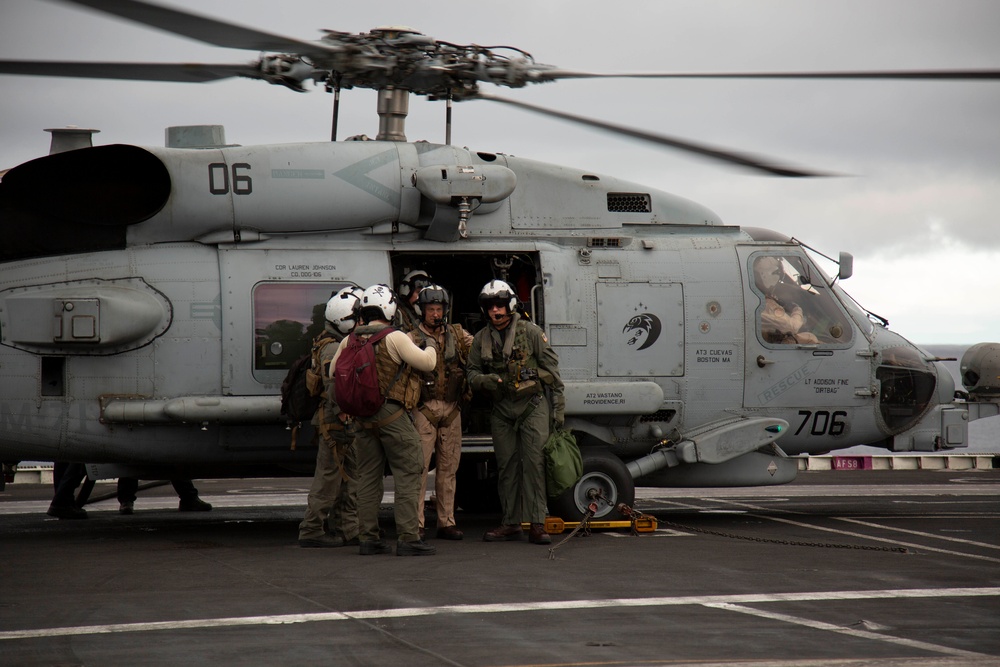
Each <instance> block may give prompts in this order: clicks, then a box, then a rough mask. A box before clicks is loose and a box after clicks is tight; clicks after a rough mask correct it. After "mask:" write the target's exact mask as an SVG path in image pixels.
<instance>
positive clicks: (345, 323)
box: [326, 287, 363, 336]
mask: <svg viewBox="0 0 1000 667" xmlns="http://www.w3.org/2000/svg"><path fill="white" fill-rule="evenodd" d="M362 294H363V292H362V291H361V288H359V287H345V288H344V289H342V290H340V291H339V292H337V293H336V294H334V295H333V296H331V297H330V300H329V301H327V302H326V321H327V323H328V324H329V325H330V326H332V327H333V328H334V329H335V330H336V331H337V332H339V333H341V334H343V335H345V336H346V335H347V334H349V333H351V331H353V330H354V325H356V324H357V323H358V310H359V309H360V307H361V295H362Z"/></svg>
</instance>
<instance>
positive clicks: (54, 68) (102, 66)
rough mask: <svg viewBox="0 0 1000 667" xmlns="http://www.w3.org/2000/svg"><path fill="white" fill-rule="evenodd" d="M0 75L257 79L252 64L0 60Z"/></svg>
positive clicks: (192, 80)
mask: <svg viewBox="0 0 1000 667" xmlns="http://www.w3.org/2000/svg"><path fill="white" fill-rule="evenodd" d="M0 74H25V75H28V76H66V77H78V78H86V79H127V80H134V81H179V82H184V83H204V82H207V81H218V80H219V79H228V78H230V77H234V76H241V77H247V78H251V79H260V78H262V77H261V74H260V68H259V66H258V65H257V64H255V63H241V64H229V65H227V64H221V63H220V64H216V65H209V64H203V63H114V62H57V61H37V60H36V61H31V60H0Z"/></svg>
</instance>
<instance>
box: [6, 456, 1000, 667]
mask: <svg viewBox="0 0 1000 667" xmlns="http://www.w3.org/2000/svg"><path fill="white" fill-rule="evenodd" d="M197 486H198V487H199V490H200V491H201V495H202V497H203V498H204V499H205V500H207V501H208V502H210V503H212V504H213V506H214V509H213V511H211V512H207V513H180V512H178V511H177V498H176V496H175V495H174V493H173V489H172V488H171V487H170V486H169V484H168V485H165V486H153V487H151V488H145V489H144V490H141V491H140V494H139V499H138V501H137V502H136V505H135V513H134V514H133V515H131V516H122V515H119V514H118V512H117V508H118V505H117V502H116V501H115V499H114V497H113V495H114V493H113V492H114V485H113V484H98V485H97V487H96V488H95V489H94V492H93V494H92V496H91V500H92V501H95V502H92V503H91V504H90V505H88V507H87V509H88V512H89V514H90V518H89V519H87V520H85V521H60V520H56V519H52V518H49V517H47V516H46V515H45V510H46V508H47V506H48V501H49V500H50V498H51V486H50V485H44V484H10V485H8V486H7V487H6V490H5V491H4V492H3V493H0V563H2V571H3V573H4V577H3V580H2V582H0V664H4V665H8V664H9V665H136V664H143V665H178V664H184V665H200V664H212V665H248V664H282V665H306V664H312V665H314V664H321V663H325V664H334V665H390V664H399V665H407V666H419V665H495V666H514V665H561V666H563V665H674V666H676V665H699V666H701V667H704V666H705V665H723V664H724V665H754V666H756V667H760V666H762V665H775V666H782V667H785V666H790V665H809V666H810V667H812V666H817V665H838V666H843V665H861V664H864V665H893V666H894V665H908V666H909V665H922V666H929V665H936V666H937V665H997V664H1000V470H996V469H975V470H960V471H954V470H941V471H926V470H921V471H877V470H875V471H850V472H848V471H829V472H803V473H800V474H799V476H798V479H797V480H796V481H795V482H793V483H791V484H788V485H784V486H777V487H759V488H731V489H645V488H644V489H640V490H638V493H637V500H636V503H635V505H636V507H635V508H636V509H637V510H638V511H640V512H643V513H645V514H648V515H650V516H653V517H655V518H656V525H657V528H656V530H655V531H654V532H651V533H640V534H638V535H633V534H630V531H629V530H628V529H615V530H594V531H593V532H591V534H590V535H586V536H580V535H579V534H578V535H577V536H575V537H572V538H568V536H569V534H570V532H569V531H566V532H565V533H562V534H559V535H553V544H552V545H551V547H546V546H540V545H534V544H529V543H527V542H526V541H525V542H520V543H518V542H505V543H486V542H483V541H482V535H483V533H484V532H485V531H486V530H488V529H490V528H492V527H493V526H494V524H495V523H496V520H497V517H495V516H492V515H484V514H468V513H464V512H459V514H458V522H459V526H460V527H461V528H462V529H463V530H464V531H465V535H466V538H465V539H464V540H463V541H442V540H432V542H433V543H434V544H435V545H436V546H437V547H438V553H437V555H436V556H433V557H429V558H399V557H396V556H394V555H383V556H366V557H362V556H360V555H358V553H357V549H356V548H339V549H302V548H300V547H299V546H298V545H297V542H296V537H297V523H298V521H299V519H300V518H301V515H302V511H303V509H304V506H305V494H306V490H307V486H308V479H246V480H198V481H197ZM387 488H390V489H391V486H390V487H387ZM391 500H392V495H391V491H390V492H389V493H387V495H386V509H385V511H384V512H383V526H384V528H385V529H386V532H387V538H388V539H390V540H393V539H394V529H393V525H392V521H391V512H390V511H389V510H388V507H389V503H391ZM433 526H434V520H433V515H430V516H429V518H428V527H429V528H431V530H429V531H428V532H429V534H433ZM567 538H568V539H567Z"/></svg>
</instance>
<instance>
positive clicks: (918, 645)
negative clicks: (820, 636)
mask: <svg viewBox="0 0 1000 667" xmlns="http://www.w3.org/2000/svg"><path fill="white" fill-rule="evenodd" d="M703 606H705V607H712V608H714V609H725V610H727V611H738V612H740V613H742V614H749V615H751V616H758V617H761V618H768V619H771V620H775V621H784V622H785V623H793V624H795V625H802V626H805V627H807V628H812V629H814V630H826V631H828V632H837V633H839V634H842V635H849V636H851V637H857V638H859V639H872V640H875V641H881V642H889V643H890V644H897V645H899V646H906V647H908V648H915V649H920V650H922V651H931V652H933V653H943V654H945V655H954V656H958V657H962V658H987V657H994V656H989V655H987V654H985V653H975V652H973V651H965V650H962V649H958V648H950V647H948V646H939V645H938V644H931V643H928V642H922V641H918V640H915V639H904V638H903V637H893V636H892V635H883V634H879V633H877V632H869V631H867V630H856V629H854V628H844V627H841V626H839V625H833V624H831V623H824V622H822V621H813V620H810V619H807V618H799V617H798V616H789V615H788V614H779V613H776V612H771V611H764V610H761V609H753V608H751V607H744V606H742V605H736V604H728V603H724V602H723V603H713V604H706V605H703Z"/></svg>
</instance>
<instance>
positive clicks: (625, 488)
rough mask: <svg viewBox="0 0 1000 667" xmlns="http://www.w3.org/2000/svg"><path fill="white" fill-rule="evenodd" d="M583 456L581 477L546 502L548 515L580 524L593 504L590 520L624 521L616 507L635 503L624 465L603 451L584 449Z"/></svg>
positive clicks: (628, 475)
mask: <svg viewBox="0 0 1000 667" xmlns="http://www.w3.org/2000/svg"><path fill="white" fill-rule="evenodd" d="M582 454H583V476H582V477H580V480H579V481H578V482H577V483H576V484H575V485H574V486H573V487H572V488H570V489H567V490H566V491H565V492H564V493H563V494H562V495H560V496H558V497H557V498H555V499H554V500H551V501H549V513H550V514H552V515H554V516H558V517H561V518H562V519H564V520H565V521H580V520H582V519H583V517H584V516H586V515H587V514H588V510H589V508H590V505H591V503H596V505H597V509H596V511H594V513H593V515H592V518H594V519H597V520H620V519H625V518H626V517H625V515H623V514H622V513H621V512H620V511H619V510H618V505H620V504H625V505H627V506H631V505H632V504H633V503H634V502H635V482H634V481H633V480H632V476H631V475H630V474H629V472H628V468H626V467H625V463H624V462H623V461H622V460H621V459H620V458H618V457H617V456H615V455H614V454H612V453H611V452H608V451H605V450H597V451H587V449H586V448H584V449H583V450H582Z"/></svg>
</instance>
